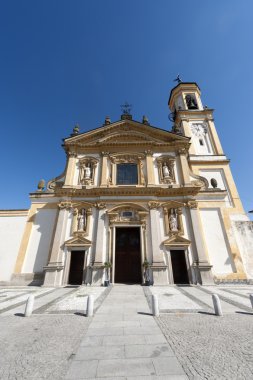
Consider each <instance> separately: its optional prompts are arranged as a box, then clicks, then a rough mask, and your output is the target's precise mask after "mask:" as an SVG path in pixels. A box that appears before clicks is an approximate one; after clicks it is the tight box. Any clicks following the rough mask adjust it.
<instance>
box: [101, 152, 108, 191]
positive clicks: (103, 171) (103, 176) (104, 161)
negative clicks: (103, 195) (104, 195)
mask: <svg viewBox="0 0 253 380" xmlns="http://www.w3.org/2000/svg"><path fill="white" fill-rule="evenodd" d="M101 155H102V167H101V177H100V186H101V187H106V186H107V162H108V155H109V153H108V152H102V153H101Z"/></svg>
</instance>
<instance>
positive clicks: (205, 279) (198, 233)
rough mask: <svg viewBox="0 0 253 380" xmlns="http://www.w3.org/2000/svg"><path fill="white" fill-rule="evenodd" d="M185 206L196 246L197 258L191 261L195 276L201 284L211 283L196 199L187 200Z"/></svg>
mask: <svg viewBox="0 0 253 380" xmlns="http://www.w3.org/2000/svg"><path fill="white" fill-rule="evenodd" d="M187 206H188V207H189V209H190V215H191V222H192V228H193V233H194V238H195V244H196V248H197V254H198V259H197V260H195V262H194V263H193V267H194V269H195V270H196V272H197V273H196V275H197V276H196V278H200V279H201V284H202V285H213V284H214V280H213V275H212V272H211V268H212V265H210V262H209V259H208V253H207V250H206V246H205V241H204V238H203V230H202V225H201V222H200V216H199V210H198V208H197V207H198V205H197V202H196V201H189V202H188V204H187Z"/></svg>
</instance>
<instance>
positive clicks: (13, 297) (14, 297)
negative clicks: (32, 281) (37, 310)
mask: <svg viewBox="0 0 253 380" xmlns="http://www.w3.org/2000/svg"><path fill="white" fill-rule="evenodd" d="M54 291H55V289H54V288H40V287H25V288H24V287H21V288H20V289H16V288H15V289H8V288H7V289H1V294H2V295H3V294H5V295H6V298H5V299H4V298H1V302H0V314H3V315H4V314H5V312H6V313H7V314H8V310H11V309H13V308H15V307H17V308H18V305H21V304H25V302H26V301H27V298H28V297H29V295H31V294H33V295H34V297H35V298H38V297H41V296H44V295H46V294H49V293H52V292H54ZM21 309H22V308H21ZM10 314H13V313H12V312H11V313H10Z"/></svg>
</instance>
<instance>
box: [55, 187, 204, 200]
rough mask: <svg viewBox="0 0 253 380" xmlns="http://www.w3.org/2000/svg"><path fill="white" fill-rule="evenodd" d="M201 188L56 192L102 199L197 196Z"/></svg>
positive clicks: (120, 188) (118, 188) (61, 194)
mask: <svg viewBox="0 0 253 380" xmlns="http://www.w3.org/2000/svg"><path fill="white" fill-rule="evenodd" d="M200 189H201V187H200V186H194V187H193V186H189V187H175V188H173V187H171V188H161V187H124V188H123V187H103V188H100V187H94V188H91V189H75V188H59V189H56V191H55V196H58V197H63V196H66V197H100V196H112V197H116V196H157V197H161V196H163V197H164V196H165V197H166V196H188V195H191V196H195V195H197V194H198V193H199V191H200Z"/></svg>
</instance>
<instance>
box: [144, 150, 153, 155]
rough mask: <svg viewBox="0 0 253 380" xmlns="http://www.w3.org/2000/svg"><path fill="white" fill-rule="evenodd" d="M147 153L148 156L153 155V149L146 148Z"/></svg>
mask: <svg viewBox="0 0 253 380" xmlns="http://www.w3.org/2000/svg"><path fill="white" fill-rule="evenodd" d="M144 153H145V154H146V156H153V151H152V150H150V149H148V150H145V152H144Z"/></svg>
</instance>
